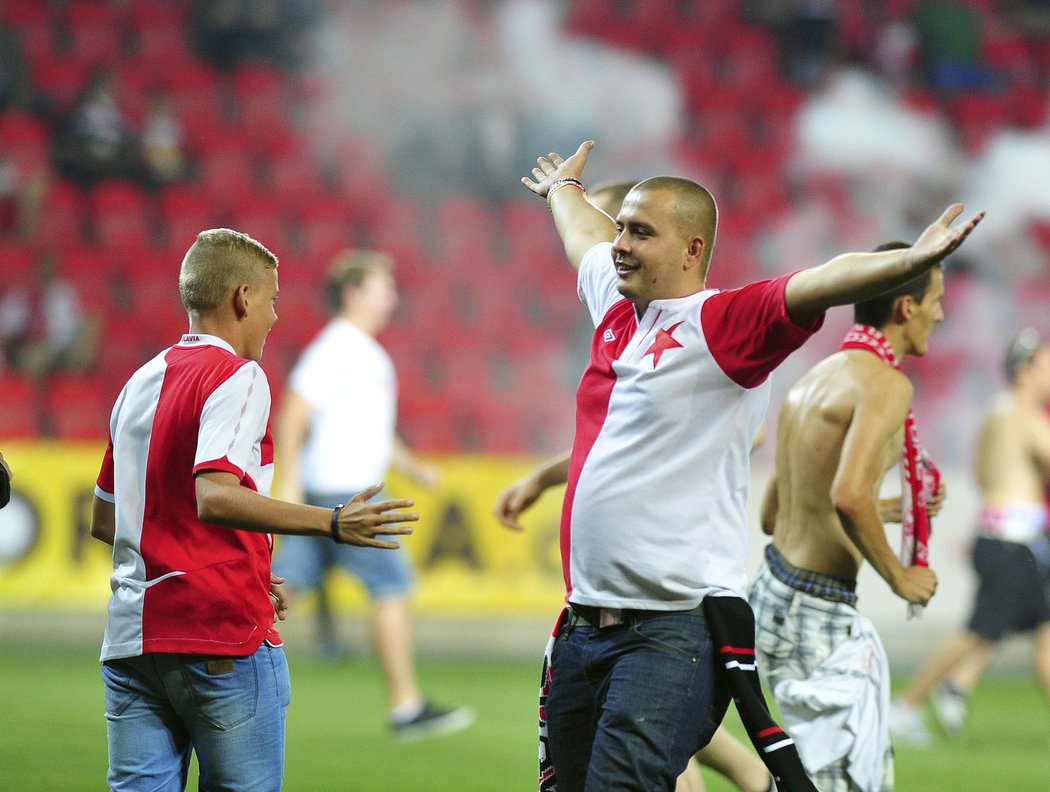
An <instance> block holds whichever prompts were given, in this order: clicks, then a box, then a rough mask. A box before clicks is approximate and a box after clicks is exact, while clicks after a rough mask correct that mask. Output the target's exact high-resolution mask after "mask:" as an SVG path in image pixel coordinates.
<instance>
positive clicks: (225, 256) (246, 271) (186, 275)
mask: <svg viewBox="0 0 1050 792" xmlns="http://www.w3.org/2000/svg"><path fill="white" fill-rule="evenodd" d="M260 265H262V266H260ZM276 268H277V256H275V255H274V254H273V253H271V252H270V251H269V250H267V248H266V247H265V246H264V245H263V244H262V243H261V242H257V241H256V240H254V239H252V238H251V237H250V236H248V235H247V234H242V233H241V232H240V231H234V230H232V229H229V228H212V229H209V230H207V231H201V232H200V233H199V234H197V239H196V240H195V241H194V243H193V244H192V245H190V249H189V250H188V251H186V256H185V257H184V258H183V259H182V268H181V269H180V270H179V295H180V296H181V297H182V304H183V305H184V306H185V307H186V310H187V311H188V312H189V313H191V314H193V315H195V316H205V315H207V314H209V313H212V312H213V311H215V310H216V309H218V308H219V306H221V305H222V303H223V301H224V300H226V299H227V298H228V297H229V295H230V294H231V293H232V292H234V291H235V290H236V289H237V288H238V287H239V286H240V285H241V284H242V283H248V284H251V285H252V286H258V285H259V284H261V283H262V273H263V272H265V271H266V270H269V269H276Z"/></svg>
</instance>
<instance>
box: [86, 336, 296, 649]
mask: <svg viewBox="0 0 1050 792" xmlns="http://www.w3.org/2000/svg"><path fill="white" fill-rule="evenodd" d="M269 416H270V387H269V384H268V383H267V381H266V375H265V374H264V373H263V370H262V369H261V368H260V367H259V364H258V363H255V362H253V361H250V360H246V359H244V358H240V357H237V355H235V354H234V351H233V348H232V347H231V346H230V345H229V344H227V343H226V342H225V341H223V340H222V339H220V338H216V337H214V336H206V335H185V336H183V337H182V340H181V341H180V342H179V343H178V344H177V345H175V346H173V347H171V348H170V349H167V350H165V351H164V352H162V353H161V354H160V355H158V356H157V357H155V358H154V359H153V360H151V361H150V362H148V363H146V364H145V365H144V366H143V367H142V368H140V369H139V370H138V371H137V372H135V374H133V375H132V377H131V379H130V380H128V383H127V384H126V385H125V386H124V389H123V391H121V394H120V396H119V397H118V399H117V402H116V405H115V406H114V408H113V414H112V416H111V418H110V443H109V447H108V448H107V449H106V455H105V458H104V459H103V462H102V469H101V471H100V473H99V476H98V481H97V483H96V485H95V494H96V495H97V496H98V497H99V498H102V499H103V500H106V501H109V502H112V503H114V504H115V507H116V536H115V541H114V545H113V577H112V579H111V588H112V591H113V594H112V596H111V597H110V601H109V621H108V623H107V625H106V635H105V638H104V641H103V646H102V659H103V660H110V659H115V658H120V657H130V656H135V655H140V654H146V653H150V652H174V653H183V652H185V653H196V654H217V655H249V654H251V653H252V652H254V651H255V650H256V649H258V648H259V645H260V644H261V643H262V642H263V641H264V640H268V641H270V642H271V643H273V644H274V645H279V644H280V637H279V636H278V635H277V633H276V631H275V630H274V629H273V613H274V612H273V604H272V603H271V600H270V596H269V591H270V556H271V552H272V548H273V537H272V536H271V535H269V534H265V533H257V532H252V531H240V530H236V529H232V528H227V527H224V526H219V525H212V524H208V523H204V522H201V520H200V519H199V518H198V517H197V500H196V492H195V486H194V476H195V475H196V474H197V473H198V472H200V471H213V470H217V471H226V472H229V473H233V474H234V475H235V476H237V477H238V478H239V479H240V482H241V485H242V486H244V487H247V488H249V489H252V490H255V491H257V492H260V493H262V494H264V495H268V494H269V491H270V485H271V483H272V480H273V438H272V435H271V432H270V422H269Z"/></svg>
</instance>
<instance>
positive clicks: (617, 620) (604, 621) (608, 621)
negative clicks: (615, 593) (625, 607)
mask: <svg viewBox="0 0 1050 792" xmlns="http://www.w3.org/2000/svg"><path fill="white" fill-rule="evenodd" d="M617 624H623V611H622V610H621V609H620V608H601V609H600V610H599V611H598V626H599V627H615V626H616V625H617Z"/></svg>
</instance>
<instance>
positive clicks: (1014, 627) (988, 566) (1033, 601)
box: [967, 537, 1050, 643]
mask: <svg viewBox="0 0 1050 792" xmlns="http://www.w3.org/2000/svg"><path fill="white" fill-rule="evenodd" d="M973 567H974V569H975V570H976V571H977V576H978V577H979V578H980V583H979V585H978V588H977V598H976V602H975V603H974V609H973V615H972V616H971V617H970V621H969V624H968V625H967V626H968V627H969V629H970V630H971V631H972V632H974V633H976V634H977V635H979V636H980V637H981V638H984V639H985V640H986V641H991V642H993V643H994V642H996V641H1000V640H1002V639H1003V638H1005V637H1006V636H1008V635H1011V634H1013V633H1017V632H1026V631H1028V630H1033V629H1035V628H1036V627H1038V626H1040V625H1041V624H1046V623H1048V622H1050V570H1048V569H1047V568H1046V567H1040V565H1039V564H1037V563H1036V558H1035V555H1034V554H1033V553H1032V551H1031V550H1030V549H1029V548H1028V547H1027V546H1026V545H1023V544H1017V543H1016V542H1004V541H1002V540H1000V539H988V538H986V537H981V538H979V539H978V540H977V541H976V542H975V543H974V546H973Z"/></svg>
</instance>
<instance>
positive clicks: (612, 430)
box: [561, 243, 823, 610]
mask: <svg viewBox="0 0 1050 792" xmlns="http://www.w3.org/2000/svg"><path fill="white" fill-rule="evenodd" d="M610 249H611V245H610V244H608V243H605V244H601V245H597V246H595V247H594V248H592V249H591V250H590V251H589V252H588V253H587V255H586V256H585V257H584V259H583V261H582V262H581V264H580V272H579V293H580V299H581V300H583V302H584V303H585V304H586V305H587V307H588V308H589V310H590V312H591V317H592V319H593V321H594V324H595V327H596V329H595V333H594V338H593V340H592V344H591V359H590V363H589V365H588V367H587V370H586V371H585V372H584V374H583V377H582V379H581V381H580V385H579V389H578V391H577V404H576V438H575V442H574V444H573V451H572V460H571V463H570V468H569V480H568V487H567V489H566V493H565V502H564V508H563V512H562V525H561V549H562V565H563V573H564V575H565V585H566V590H567V596H566V599H567V600H568V601H571V602H575V603H579V604H582V605H595V606H599V607H609V608H639V609H648V610H685V609H689V608H692V607H695V606H697V605H698V604H699V603H700V601H701V600H702V599H703V597H704V596H705V595H707V594H710V593H713V592H716V591H722V592H733V593H736V594H738V595H742V594H743V591H744V587H745V584H746V571H745V568H744V566H745V559H746V550H747V519H746V505H747V492H748V484H749V478H750V466H749V452H750V449H751V444H752V441H753V439H754V437H755V434H756V432H757V431H758V427H759V425H760V424H761V423H762V420H763V418H764V417H765V414H766V409H767V407H768V404H769V392H770V385H769V374H770V372H772V371H773V369H774V368H776V367H777V366H778V365H779V364H780V363H781V362H782V361H783V360H784V359H785V358H786V357H787V356H788V355H789V354H790V353H791V352H792V351H794V350H795V349H797V348H798V347H799V346H800V345H801V344H802V343H803V342H804V341H805V340H806V339H807V338H809V336H810V335H811V334H812V333H813V332H815V331H816V330H817V329H819V327H820V325H821V324H822V322H823V319H821V320H819V321H817V322H816V323H814V325H813V326H811V327H808V328H801V327H798V326H797V325H796V324H795V323H794V322H793V321H792V320H791V319H790V317H789V316H788V315H787V311H786V308H785V303H784V287H785V285H786V284H787V281H788V279H789V278H790V277H791V276H790V275H788V276H784V277H782V278H777V279H775V280H770V281H762V282H759V283H753V284H751V285H749V286H745V287H743V288H741V289H733V290H729V291H717V290H713V289H710V290H705V291H701V292H698V293H697V294H693V295H690V296H688V297H681V298H675V299H667V300H654V301H653V302H652V303H650V305H649V307H648V309H647V310H646V312H645V314H644V315H643V316H642V317H640V318H639V317H638V316H637V314H636V312H635V309H634V306H633V304H632V303H631V302H630V301H628V300H627V299H625V298H624V297H622V296H621V295H620V294H619V292H618V291H617V289H616V283H617V277H616V273H615V270H614V268H613V264H612V258H611V252H610Z"/></svg>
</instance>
